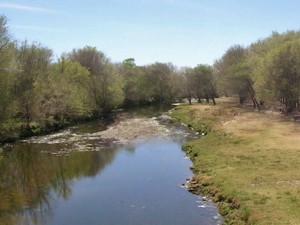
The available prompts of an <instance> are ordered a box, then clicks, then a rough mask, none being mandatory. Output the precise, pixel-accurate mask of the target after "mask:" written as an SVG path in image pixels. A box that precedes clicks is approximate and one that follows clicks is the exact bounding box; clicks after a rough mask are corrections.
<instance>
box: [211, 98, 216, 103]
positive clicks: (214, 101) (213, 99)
mask: <svg viewBox="0 0 300 225" xmlns="http://www.w3.org/2000/svg"><path fill="white" fill-rule="evenodd" d="M211 99H212V101H213V103H214V105H216V104H217V103H216V100H215V98H214V97H212V98H211Z"/></svg>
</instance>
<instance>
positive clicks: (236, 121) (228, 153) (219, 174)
mask: <svg viewBox="0 0 300 225" xmlns="http://www.w3.org/2000/svg"><path fill="white" fill-rule="evenodd" d="M230 100H231V101H230ZM217 103H218V104H217V106H212V105H208V104H194V105H191V106H188V105H184V106H179V107H177V108H175V110H174V111H173V114H172V115H173V117H175V118H177V119H178V120H181V121H182V122H184V123H186V124H189V126H191V127H193V128H194V129H195V130H196V131H198V132H202V133H206V135H205V136H203V137H201V138H199V139H197V140H194V141H191V142H189V143H187V144H186V145H185V146H184V150H185V151H186V152H187V154H188V155H189V156H190V158H191V160H192V161H193V171H194V177H193V180H192V182H191V183H190V184H191V186H190V190H191V191H193V192H195V193H198V194H205V195H208V196H210V197H211V198H212V199H213V200H214V201H215V202H216V203H217V205H218V207H219V211H220V213H221V214H222V216H223V217H224V224H257V225H267V224H273V225H287V224H300V216H299V208H300V191H299V187H300V172H299V171H300V160H299V159H300V151H299V145H300V140H299V134H300V125H299V124H297V123H294V122H293V121H292V120H291V119H287V118H285V117H283V115H282V114H281V113H280V112H279V111H278V110H273V111H272V110H264V111H261V112H259V111H254V110H253V109H252V108H251V106H246V107H241V106H240V105H238V104H236V100H234V99H230V98H224V99H218V100H217Z"/></svg>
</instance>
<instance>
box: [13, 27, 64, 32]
mask: <svg viewBox="0 0 300 225" xmlns="http://www.w3.org/2000/svg"><path fill="white" fill-rule="evenodd" d="M11 27H12V28H16V29H22V30H32V31H45V32H63V30H61V29H56V28H50V27H37V26H27V25H12V26H11Z"/></svg>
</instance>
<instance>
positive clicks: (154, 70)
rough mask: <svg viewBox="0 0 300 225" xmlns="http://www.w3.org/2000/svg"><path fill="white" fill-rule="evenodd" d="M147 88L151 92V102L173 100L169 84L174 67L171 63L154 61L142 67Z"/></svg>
mask: <svg viewBox="0 0 300 225" xmlns="http://www.w3.org/2000/svg"><path fill="white" fill-rule="evenodd" d="M144 70H145V75H146V79H147V80H148V83H147V85H148V89H149V91H150V93H151V100H150V101H151V102H155V103H160V104H163V103H167V104H168V103H171V102H172V101H173V100H174V92H173V87H172V85H171V80H172V76H173V75H174V74H173V72H174V68H173V67H172V65H171V64H165V63H158V62H156V63H154V64H151V65H149V66H148V67H145V68H144Z"/></svg>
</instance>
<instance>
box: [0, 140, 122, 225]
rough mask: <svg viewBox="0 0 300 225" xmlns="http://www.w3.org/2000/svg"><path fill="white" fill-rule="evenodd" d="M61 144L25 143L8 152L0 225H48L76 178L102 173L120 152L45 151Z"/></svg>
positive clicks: (1, 179)
mask: <svg viewBox="0 0 300 225" xmlns="http://www.w3.org/2000/svg"><path fill="white" fill-rule="evenodd" d="M61 147H62V146H60V145H47V144H43V145H41V144H28V143H22V144H19V145H16V146H15V148H14V150H13V152H11V153H9V154H6V156H5V158H4V159H3V160H2V162H1V163H0V199H1V204H0V224H5V225H13V224H20V225H21V224H22V225H23V224H28V225H29V224H44V223H45V222H46V221H48V220H49V218H51V216H52V214H53V210H52V209H53V207H54V205H55V201H56V199H58V198H63V199H68V198H70V196H71V195H72V181H73V180H74V179H79V178H80V177H93V176H95V175H96V174H99V172H100V171H101V170H103V169H104V168H105V166H106V165H108V164H110V163H111V162H112V161H113V159H114V157H115V154H116V151H117V150H115V149H108V148H103V149H102V150H101V151H97V152H74V153H72V154H70V155H68V156H66V155H63V156H55V155H52V154H43V153H41V152H42V151H41V150H43V151H46V152H51V151H55V150H58V149H61Z"/></svg>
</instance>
